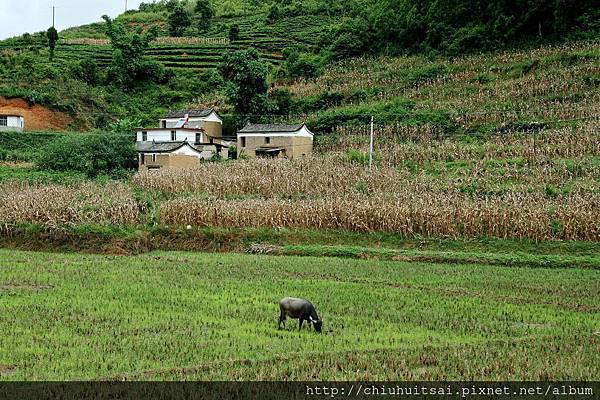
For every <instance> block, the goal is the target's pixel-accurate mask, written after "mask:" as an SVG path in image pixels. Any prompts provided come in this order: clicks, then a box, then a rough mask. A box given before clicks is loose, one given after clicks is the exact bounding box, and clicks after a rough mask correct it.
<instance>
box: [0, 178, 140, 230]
mask: <svg viewBox="0 0 600 400" xmlns="http://www.w3.org/2000/svg"><path fill="white" fill-rule="evenodd" d="M139 215H140V208H139V205H138V203H137V202H136V201H135V199H134V196H133V192H132V191H131V189H130V188H129V187H127V186H125V185H123V184H120V183H111V184H108V185H106V186H105V185H96V184H93V183H86V184H82V185H79V186H74V187H67V186H61V185H45V186H36V185H28V184H22V183H14V182H8V183H2V184H0V226H1V225H10V224H14V223H21V222H31V223H38V224H41V225H44V226H47V227H60V226H74V225H77V224H82V223H95V224H107V225H108V224H136V223H138V221H139Z"/></svg>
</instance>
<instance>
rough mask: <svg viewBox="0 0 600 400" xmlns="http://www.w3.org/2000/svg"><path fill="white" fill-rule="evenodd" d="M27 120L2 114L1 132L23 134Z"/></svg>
mask: <svg viewBox="0 0 600 400" xmlns="http://www.w3.org/2000/svg"><path fill="white" fill-rule="evenodd" d="M24 127H25V118H23V117H22V116H20V115H16V114H0V132H7V131H16V132H23V128H24Z"/></svg>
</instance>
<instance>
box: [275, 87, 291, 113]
mask: <svg viewBox="0 0 600 400" xmlns="http://www.w3.org/2000/svg"><path fill="white" fill-rule="evenodd" d="M269 98H270V99H271V101H272V102H273V103H274V112H275V113H277V114H280V115H289V114H290V111H291V108H292V92H290V90H289V89H288V88H278V89H273V90H272V91H271V93H269Z"/></svg>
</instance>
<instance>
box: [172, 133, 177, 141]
mask: <svg viewBox="0 0 600 400" xmlns="http://www.w3.org/2000/svg"><path fill="white" fill-rule="evenodd" d="M171 140H172V141H176V140H177V132H176V131H171Z"/></svg>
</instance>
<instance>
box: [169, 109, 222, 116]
mask: <svg viewBox="0 0 600 400" xmlns="http://www.w3.org/2000/svg"><path fill="white" fill-rule="evenodd" d="M213 111H214V110H213V109H212V108H205V109H203V110H178V111H171V112H169V113H168V114H167V115H166V116H165V118H183V117H185V115H186V114H188V115H189V116H190V117H199V118H203V117H208V116H209V115H210V114H211V113H212V112H213Z"/></svg>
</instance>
